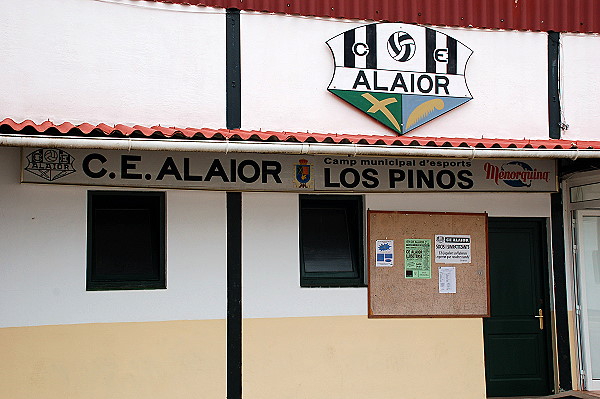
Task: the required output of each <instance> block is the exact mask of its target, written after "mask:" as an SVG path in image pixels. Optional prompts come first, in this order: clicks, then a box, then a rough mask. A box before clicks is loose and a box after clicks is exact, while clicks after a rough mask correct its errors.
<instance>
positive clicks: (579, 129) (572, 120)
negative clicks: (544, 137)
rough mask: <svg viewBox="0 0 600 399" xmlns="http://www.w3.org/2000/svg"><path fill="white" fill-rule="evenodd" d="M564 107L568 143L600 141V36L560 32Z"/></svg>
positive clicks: (563, 133)
mask: <svg viewBox="0 0 600 399" xmlns="http://www.w3.org/2000/svg"><path fill="white" fill-rule="evenodd" d="M560 36H561V39H560V40H561V46H560V52H561V57H560V65H561V75H562V82H561V90H562V97H561V107H562V109H563V112H564V122H565V123H566V124H568V125H569V128H568V129H567V130H565V131H563V132H562V138H564V139H566V140H599V139H600V136H599V135H598V128H599V127H600V112H598V103H600V90H598V88H599V87H600V76H599V75H598V71H597V69H598V68H597V66H598V65H600V52H599V51H598V49H599V48H600V35H582V34H572V33H561V35H560Z"/></svg>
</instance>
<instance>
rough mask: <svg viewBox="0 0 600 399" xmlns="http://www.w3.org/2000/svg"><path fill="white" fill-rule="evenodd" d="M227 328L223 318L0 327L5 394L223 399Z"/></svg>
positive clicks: (5, 398) (14, 398)
mask: <svg viewBox="0 0 600 399" xmlns="http://www.w3.org/2000/svg"><path fill="white" fill-rule="evenodd" d="M225 330H226V326H225V320H203V321H199V320H196V321H174V322H151V323H106V324H80V325H62V326H41V327H18V328H0V359H2V361H1V362H0V387H1V388H0V398H1V399H32V398H45V399H64V398H77V399H105V398H115V399H131V398H177V399H179V398H181V399H184V398H193V397H196V398H225V396H226V393H225V388H226V381H225V375H226V373H225V365H226V360H225V359H226V343H225V337H226V334H225Z"/></svg>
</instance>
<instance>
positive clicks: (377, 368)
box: [242, 316, 485, 399]
mask: <svg viewBox="0 0 600 399" xmlns="http://www.w3.org/2000/svg"><path fill="white" fill-rule="evenodd" d="M482 328H483V327H482V320H481V319H368V318H367V317H366V316H345V317H342V316H340V317H304V318H300V317H298V318H278V319H244V321H243V363H242V364H243V384H244V385H243V387H244V398H245V399H266V398H311V399H317V398H327V399H331V398H345V399H346V398H348V399H350V398H361V399H363V398H369V399H384V398H394V399H397V398H403V399H413V398H414V399H427V398H436V399H437V398H440V397H443V398H444V399H471V398H473V399H475V398H477V399H482V398H485V371H484V359H483V331H482Z"/></svg>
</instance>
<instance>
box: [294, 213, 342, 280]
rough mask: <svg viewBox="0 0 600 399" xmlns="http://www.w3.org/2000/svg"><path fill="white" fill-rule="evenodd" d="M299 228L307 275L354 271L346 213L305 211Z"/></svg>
mask: <svg viewBox="0 0 600 399" xmlns="http://www.w3.org/2000/svg"><path fill="white" fill-rule="evenodd" d="M302 227H303V228H302V235H303V237H302V238H303V244H304V245H303V251H304V270H305V271H306V272H309V273H310V272H351V271H352V270H353V267H352V254H351V249H350V236H349V232H348V218H347V215H346V210H345V209H304V210H303V212H302Z"/></svg>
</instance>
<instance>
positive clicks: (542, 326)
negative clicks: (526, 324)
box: [533, 309, 544, 330]
mask: <svg viewBox="0 0 600 399" xmlns="http://www.w3.org/2000/svg"><path fill="white" fill-rule="evenodd" d="M533 317H535V318H536V319H539V320H540V330H543V329H544V312H543V311H542V309H538V314H537V316H533Z"/></svg>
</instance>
